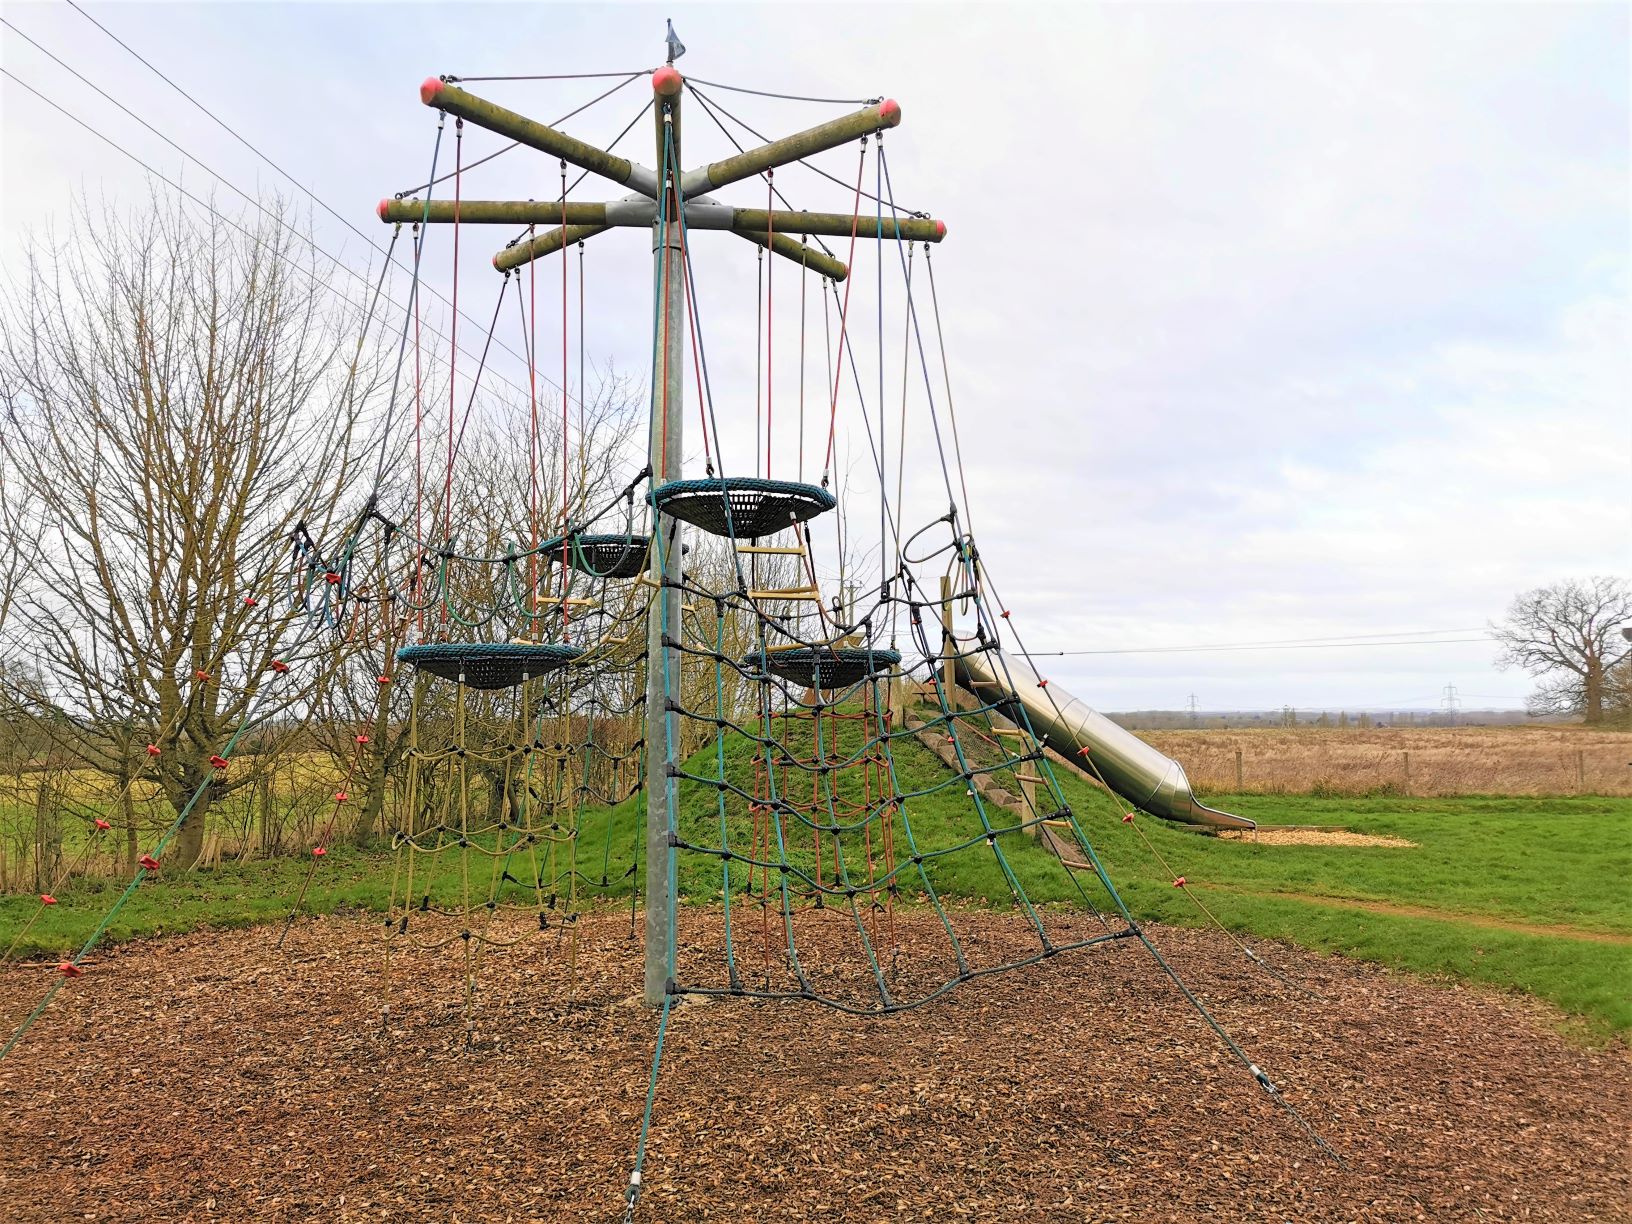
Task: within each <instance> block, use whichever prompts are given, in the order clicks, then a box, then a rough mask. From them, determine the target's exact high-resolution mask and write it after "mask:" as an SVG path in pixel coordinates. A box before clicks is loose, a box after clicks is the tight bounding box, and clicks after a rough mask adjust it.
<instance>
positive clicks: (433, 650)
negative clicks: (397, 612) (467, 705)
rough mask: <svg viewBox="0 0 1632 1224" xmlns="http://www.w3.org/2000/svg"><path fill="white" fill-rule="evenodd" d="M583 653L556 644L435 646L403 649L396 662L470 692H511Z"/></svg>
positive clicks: (447, 644) (398, 653) (483, 643)
mask: <svg viewBox="0 0 1632 1224" xmlns="http://www.w3.org/2000/svg"><path fill="white" fill-rule="evenodd" d="M583 653H584V648H583V647H582V646H567V645H563V644H562V643H560V642H436V643H427V644H424V645H420V646H404V647H403V648H402V649H401V650H399V651H397V660H398V662H401V663H407V664H409V665H410V666H412V667H417V668H418V669H419V670H420V671H426V672H430V673H431V675H433V676H441V677H442V678H443V679H444V680H459V681H462V682H463V683H464V684H466V685H469V686H470V687H471V688H479V689H502V688H512V687H514V686H515V685H518V684H520V683H521V682H522V681H523V680H535V679H537V678H538V677H539V676H547V675H549V674H550V673H551V672H553V671H555V670H557V669H558V668H562V667H565V666H566V665H567V664H568V663H571V662H572V661H573V660H574V659H576V658H577V657H578V656H579V655H581V654H583Z"/></svg>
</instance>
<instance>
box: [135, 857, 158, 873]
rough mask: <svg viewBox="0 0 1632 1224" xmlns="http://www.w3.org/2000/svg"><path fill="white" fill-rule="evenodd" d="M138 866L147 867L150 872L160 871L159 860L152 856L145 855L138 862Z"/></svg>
mask: <svg viewBox="0 0 1632 1224" xmlns="http://www.w3.org/2000/svg"><path fill="white" fill-rule="evenodd" d="M136 865H137V866H138V867H145V868H147V870H149V871H157V870H158V869H159V860H158V859H156V858H154V857H153V856H152V855H151V854H144V855H142V857H141V858H139V859H137V860H136Z"/></svg>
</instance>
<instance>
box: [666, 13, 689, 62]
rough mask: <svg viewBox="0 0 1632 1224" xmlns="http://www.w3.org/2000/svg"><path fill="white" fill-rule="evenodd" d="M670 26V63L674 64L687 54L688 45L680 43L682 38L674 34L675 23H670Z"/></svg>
mask: <svg viewBox="0 0 1632 1224" xmlns="http://www.w3.org/2000/svg"><path fill="white" fill-rule="evenodd" d="M668 26H669V37H668V44H669V63H671V64H672V63H674V61H675V60H677V59H679V58H680V57H681V56H682V55H684V54H685V53H686V44H685V43H683V42H681V41H680V36H679V35H678V34H676V33H675V32H674V22H673V21H670V22H669V23H668Z"/></svg>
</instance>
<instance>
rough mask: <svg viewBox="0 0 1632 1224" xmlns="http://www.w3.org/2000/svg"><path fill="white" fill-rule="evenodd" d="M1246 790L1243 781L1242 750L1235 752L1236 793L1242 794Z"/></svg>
mask: <svg viewBox="0 0 1632 1224" xmlns="http://www.w3.org/2000/svg"><path fill="white" fill-rule="evenodd" d="M1244 789H1246V788H1245V784H1244V783H1243V782H1242V780H1241V749H1239V748H1237V749H1236V750H1235V793H1236V794H1238V795H1239V794H1240V793H1241V792H1242V791H1243V790H1244Z"/></svg>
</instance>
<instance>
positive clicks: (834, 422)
mask: <svg viewBox="0 0 1632 1224" xmlns="http://www.w3.org/2000/svg"><path fill="white" fill-rule="evenodd" d="M866 169H867V142H866V138H865V137H863V138H862V145H861V156H860V158H859V159H858V160H857V162H856V199H855V203H854V204H852V205H851V214H850V257H849V259H848V260H847V261H846V262H845V266H846V267H847V268H852V267H854V266H855V263H856V229H857V227H858V226H859V225H860V224H861V177H862V174H863V173H864V172H865V171H866ZM851 279H852V278H851V277H849V276H846V277H845V278H844V302H843V304H842V305H841V306H840V307H839V357H838V360H837V361H836V362H835V363H834V365H833V407H832V410H831V412H830V413H829V414H828V418H827V454H826V455H825V456H824V457H823V459H822V475H823V477H824V478H825V477H826V476H827V473H828V469H829V468H830V467H831V466H832V464H833V439H834V434H835V432H836V431H837V429H838V424H839V377H840V374H841V373H842V372H843V370H844V340H845V335H846V326H847V324H848V323H849V319H850V281H851Z"/></svg>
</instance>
